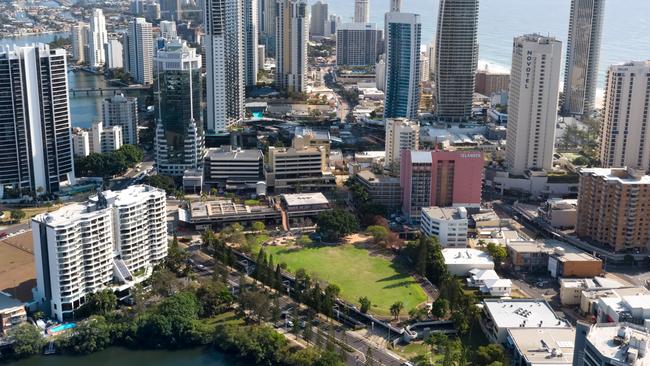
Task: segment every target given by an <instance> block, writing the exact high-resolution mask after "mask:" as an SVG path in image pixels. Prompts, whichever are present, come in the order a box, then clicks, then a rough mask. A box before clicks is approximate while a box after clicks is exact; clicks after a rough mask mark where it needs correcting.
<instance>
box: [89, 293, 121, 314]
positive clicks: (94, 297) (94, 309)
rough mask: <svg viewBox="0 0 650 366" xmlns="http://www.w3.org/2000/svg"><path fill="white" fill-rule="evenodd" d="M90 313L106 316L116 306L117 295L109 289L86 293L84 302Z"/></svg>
mask: <svg viewBox="0 0 650 366" xmlns="http://www.w3.org/2000/svg"><path fill="white" fill-rule="evenodd" d="M86 306H87V307H88V311H89V313H90V314H99V315H103V316H106V315H108V314H110V313H111V312H112V311H113V310H115V308H116V307H117V296H115V293H114V292H113V291H111V290H102V291H99V292H95V293H92V294H90V295H88V299H87V302H86Z"/></svg>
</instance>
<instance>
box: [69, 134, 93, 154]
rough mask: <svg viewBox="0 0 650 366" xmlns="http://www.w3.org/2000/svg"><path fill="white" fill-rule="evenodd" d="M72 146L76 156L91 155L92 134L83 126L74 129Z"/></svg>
mask: <svg viewBox="0 0 650 366" xmlns="http://www.w3.org/2000/svg"><path fill="white" fill-rule="evenodd" d="M72 148H73V151H74V156H79V157H84V156H88V155H90V153H91V152H92V151H91V150H90V134H89V133H88V131H86V130H83V129H81V128H75V129H73V130H72Z"/></svg>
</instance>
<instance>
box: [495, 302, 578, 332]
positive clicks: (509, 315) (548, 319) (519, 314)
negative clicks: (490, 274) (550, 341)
mask: <svg viewBox="0 0 650 366" xmlns="http://www.w3.org/2000/svg"><path fill="white" fill-rule="evenodd" d="M483 304H484V306H485V308H487V310H488V312H489V313H490V314H491V317H492V319H493V321H494V322H495V324H496V326H497V327H499V328H540V327H547V328H564V327H569V325H568V324H567V323H566V322H565V321H564V320H561V319H559V318H558V317H557V316H556V315H555V312H554V311H553V309H552V308H551V306H550V305H549V304H548V303H547V302H546V301H544V300H534V299H513V300H497V299H486V300H484V302H483Z"/></svg>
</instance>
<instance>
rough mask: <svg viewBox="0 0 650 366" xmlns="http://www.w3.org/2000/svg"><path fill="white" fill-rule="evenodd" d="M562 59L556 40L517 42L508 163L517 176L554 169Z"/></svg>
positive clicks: (523, 38) (535, 37) (536, 38)
mask: <svg viewBox="0 0 650 366" xmlns="http://www.w3.org/2000/svg"><path fill="white" fill-rule="evenodd" d="M561 58H562V42H560V41H558V40H556V39H555V38H553V37H544V36H541V35H538V34H528V35H524V36H521V37H516V38H515V40H514V47H513V50H512V71H511V76H510V94H509V101H508V132H507V135H506V139H507V142H506V163H507V164H508V167H509V168H510V171H511V172H512V173H513V174H515V175H523V173H524V172H525V171H526V170H528V169H538V170H539V169H543V170H551V169H552V168H553V148H554V143H555V122H556V120H557V105H558V96H559V88H560V70H561V63H560V61H561Z"/></svg>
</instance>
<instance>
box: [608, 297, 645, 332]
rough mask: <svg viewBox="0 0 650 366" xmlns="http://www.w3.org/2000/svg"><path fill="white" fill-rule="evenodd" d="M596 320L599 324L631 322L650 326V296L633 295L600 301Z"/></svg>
mask: <svg viewBox="0 0 650 366" xmlns="http://www.w3.org/2000/svg"><path fill="white" fill-rule="evenodd" d="M596 310H597V316H596V319H597V321H598V322H599V323H611V322H615V323H616V322H630V323H635V324H640V325H643V326H645V327H648V326H650V295H648V294H642V293H639V294H633V295H624V296H620V295H618V294H617V296H610V297H601V298H600V299H598V308H597V309H596Z"/></svg>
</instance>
